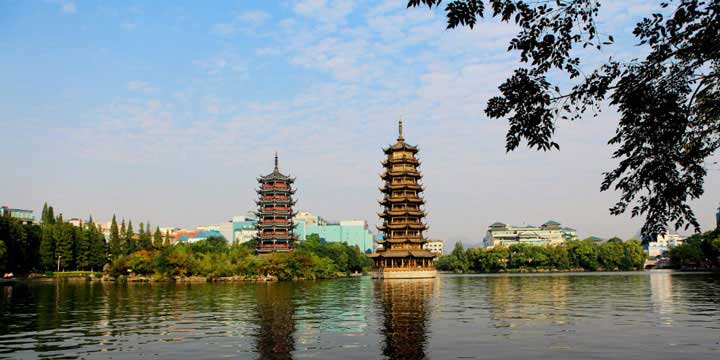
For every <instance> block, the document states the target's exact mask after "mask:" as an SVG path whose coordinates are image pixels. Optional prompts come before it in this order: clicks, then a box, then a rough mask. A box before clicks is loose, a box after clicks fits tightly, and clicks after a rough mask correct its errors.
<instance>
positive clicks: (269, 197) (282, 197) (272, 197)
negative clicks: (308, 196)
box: [262, 195, 290, 200]
mask: <svg viewBox="0 0 720 360" xmlns="http://www.w3.org/2000/svg"><path fill="white" fill-rule="evenodd" d="M262 200H290V197H289V196H287V195H265V196H263V197H262Z"/></svg>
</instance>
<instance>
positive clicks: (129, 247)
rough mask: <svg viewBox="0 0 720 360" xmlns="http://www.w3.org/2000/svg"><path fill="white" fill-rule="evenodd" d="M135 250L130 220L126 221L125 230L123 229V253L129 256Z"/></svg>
mask: <svg viewBox="0 0 720 360" xmlns="http://www.w3.org/2000/svg"><path fill="white" fill-rule="evenodd" d="M135 250H137V248H136V244H135V233H134V232H133V226H132V220H128V225H127V228H125V253H126V254H130V253H133V252H135Z"/></svg>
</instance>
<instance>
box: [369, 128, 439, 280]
mask: <svg viewBox="0 0 720 360" xmlns="http://www.w3.org/2000/svg"><path fill="white" fill-rule="evenodd" d="M398 128H399V136H398V138H397V142H396V143H395V144H393V145H391V146H389V147H387V148H385V149H383V152H384V153H385V155H387V158H386V159H385V161H383V162H382V165H383V167H384V168H385V172H384V173H383V174H382V175H381V176H380V177H381V178H382V179H383V181H384V182H385V184H384V186H383V187H382V188H380V191H381V192H382V193H383V194H384V197H383V199H382V200H380V201H379V203H380V205H381V206H382V207H383V211H382V212H381V213H378V216H380V219H381V220H382V225H380V226H378V230H379V231H380V232H381V234H382V240H378V244H380V245H382V249H379V250H378V251H377V252H376V253H375V254H371V255H369V256H370V257H372V258H373V262H374V265H373V278H376V279H416V278H432V277H435V276H436V275H437V271H436V270H435V264H434V258H435V255H433V254H432V253H431V252H430V251H428V250H425V249H423V245H424V244H425V243H426V242H427V239H425V237H424V236H423V231H425V230H427V228H428V226H427V225H426V224H425V223H424V222H423V219H424V218H425V211H424V210H423V209H422V207H423V204H425V200H423V198H422V197H420V193H422V192H423V186H422V185H421V184H420V180H421V179H422V174H421V173H420V171H418V166H420V161H419V160H418V159H417V158H416V155H417V153H418V148H417V147H416V146H413V145H410V144H408V143H406V142H405V139H404V138H403V123H402V120H400V122H399V123H398Z"/></svg>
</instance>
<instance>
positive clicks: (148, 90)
mask: <svg viewBox="0 0 720 360" xmlns="http://www.w3.org/2000/svg"><path fill="white" fill-rule="evenodd" d="M127 89H128V90H130V91H137V92H141V93H143V94H152V93H154V92H156V90H157V89H155V88H154V87H152V86H151V85H150V83H148V82H145V81H130V82H128V83H127Z"/></svg>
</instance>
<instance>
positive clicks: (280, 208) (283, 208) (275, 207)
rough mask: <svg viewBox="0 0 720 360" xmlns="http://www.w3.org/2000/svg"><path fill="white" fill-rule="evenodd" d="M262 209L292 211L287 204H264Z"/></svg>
mask: <svg viewBox="0 0 720 360" xmlns="http://www.w3.org/2000/svg"><path fill="white" fill-rule="evenodd" d="M260 209H261V210H262V211H290V208H289V207H287V206H263V207H262V208H260Z"/></svg>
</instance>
